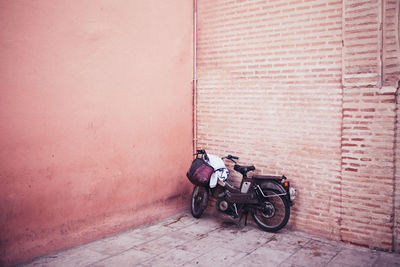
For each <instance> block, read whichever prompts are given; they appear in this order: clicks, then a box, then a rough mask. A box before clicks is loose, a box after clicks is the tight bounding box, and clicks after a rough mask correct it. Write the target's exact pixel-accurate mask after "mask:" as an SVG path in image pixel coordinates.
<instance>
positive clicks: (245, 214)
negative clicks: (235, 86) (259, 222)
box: [239, 211, 249, 226]
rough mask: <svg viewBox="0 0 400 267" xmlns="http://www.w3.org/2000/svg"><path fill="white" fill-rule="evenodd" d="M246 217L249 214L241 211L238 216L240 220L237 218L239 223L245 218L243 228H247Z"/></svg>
mask: <svg viewBox="0 0 400 267" xmlns="http://www.w3.org/2000/svg"><path fill="white" fill-rule="evenodd" d="M247 215H249V212H248V211H243V213H242V214H241V215H240V218H239V223H240V222H241V221H242V218H243V216H245V217H244V226H247Z"/></svg>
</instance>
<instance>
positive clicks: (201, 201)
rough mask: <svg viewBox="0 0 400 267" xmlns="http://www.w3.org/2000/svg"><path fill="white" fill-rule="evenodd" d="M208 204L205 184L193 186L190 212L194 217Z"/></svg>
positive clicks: (201, 213)
mask: <svg viewBox="0 0 400 267" xmlns="http://www.w3.org/2000/svg"><path fill="white" fill-rule="evenodd" d="M207 205H208V188H207V187H205V186H198V185H196V186H194V188H193V193H192V199H191V205H190V212H191V213H192V216H193V217H195V218H200V217H201V215H203V212H204V211H205V210H206V208H207Z"/></svg>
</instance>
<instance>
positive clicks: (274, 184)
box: [256, 180, 291, 203]
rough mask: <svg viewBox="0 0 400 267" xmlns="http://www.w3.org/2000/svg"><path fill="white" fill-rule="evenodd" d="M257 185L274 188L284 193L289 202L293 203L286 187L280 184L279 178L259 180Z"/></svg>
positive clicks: (262, 187)
mask: <svg viewBox="0 0 400 267" xmlns="http://www.w3.org/2000/svg"><path fill="white" fill-rule="evenodd" d="M256 185H258V186H260V188H261V189H272V190H274V191H277V192H279V194H282V195H284V197H286V199H287V200H288V201H289V203H291V201H290V197H289V193H288V192H287V191H286V190H285V188H284V187H283V186H282V185H281V184H280V182H279V181H278V180H264V181H259V182H257V183H256Z"/></svg>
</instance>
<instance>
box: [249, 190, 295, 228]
mask: <svg viewBox="0 0 400 267" xmlns="http://www.w3.org/2000/svg"><path fill="white" fill-rule="evenodd" d="M263 193H264V194H265V195H266V196H267V197H266V198H265V199H264V202H262V203H260V205H259V206H258V207H257V208H255V209H254V210H253V212H252V217H253V219H254V221H255V222H256V224H257V225H258V226H259V227H260V228H261V229H262V230H264V231H267V232H276V231H279V230H280V229H282V228H283V227H284V226H285V225H286V224H287V223H288V221H289V217H290V205H289V202H288V200H287V198H286V197H285V196H282V195H279V192H277V191H275V190H272V189H263Z"/></svg>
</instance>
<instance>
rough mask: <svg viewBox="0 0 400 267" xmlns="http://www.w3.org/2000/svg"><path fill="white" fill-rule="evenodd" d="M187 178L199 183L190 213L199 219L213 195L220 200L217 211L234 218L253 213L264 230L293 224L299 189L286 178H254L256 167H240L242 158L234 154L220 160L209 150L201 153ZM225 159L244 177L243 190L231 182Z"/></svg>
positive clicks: (269, 230) (217, 200) (198, 151)
mask: <svg viewBox="0 0 400 267" xmlns="http://www.w3.org/2000/svg"><path fill="white" fill-rule="evenodd" d="M194 155H196V159H195V160H194V161H193V163H192V165H191V168H190V169H189V171H188V173H187V176H188V178H189V180H190V181H191V182H192V183H193V184H195V186H194V188H193V193H192V198H191V205H190V210H191V213H192V215H193V217H195V218H200V217H201V215H202V214H203V212H204V211H205V209H206V208H207V205H208V199H209V195H210V193H211V196H212V197H214V198H215V199H216V209H217V210H218V211H220V212H223V213H226V214H229V215H230V216H232V217H233V218H239V215H240V219H239V221H241V220H242V218H243V217H244V218H245V222H244V224H245V225H247V216H248V214H249V213H250V214H251V215H252V217H253V219H254V221H255V222H256V224H257V225H258V226H259V227H260V228H261V229H262V230H264V231H268V232H276V231H278V230H280V229H282V228H283V227H284V226H285V225H286V224H287V223H288V221H289V217H290V206H292V205H293V200H294V199H295V197H296V190H295V188H294V187H293V186H291V185H290V182H289V180H288V179H287V178H286V177H285V176H283V175H282V176H267V175H253V176H251V177H248V176H247V173H248V172H250V171H254V170H255V169H256V168H255V167H254V166H241V165H238V164H237V162H236V160H238V159H239V158H238V157H236V156H232V155H227V156H225V157H222V158H219V157H217V156H215V155H211V154H210V155H208V154H207V153H206V151H205V150H197V153H196V154H194ZM223 160H230V161H232V162H233V163H234V167H233V169H234V170H235V171H237V172H239V173H240V174H241V175H242V181H241V183H240V187H239V188H237V187H235V186H234V185H232V184H231V183H230V182H229V181H228V178H229V171H228V169H227V168H226V166H225V164H224V162H223Z"/></svg>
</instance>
